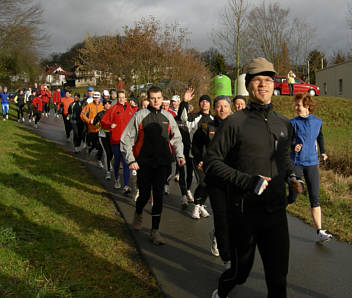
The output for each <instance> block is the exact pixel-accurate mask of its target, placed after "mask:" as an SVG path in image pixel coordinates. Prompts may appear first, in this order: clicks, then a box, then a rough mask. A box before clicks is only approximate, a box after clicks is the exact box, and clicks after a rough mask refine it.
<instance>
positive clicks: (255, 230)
mask: <svg viewBox="0 0 352 298" xmlns="http://www.w3.org/2000/svg"><path fill="white" fill-rule="evenodd" d="M229 224H230V225H229V226H230V235H232V236H230V237H231V238H230V245H231V268H230V269H228V270H226V271H225V272H224V273H223V274H222V275H221V277H220V279H219V283H218V295H219V297H221V298H223V297H227V295H228V293H229V292H230V291H231V289H233V288H234V287H235V285H237V284H243V283H245V281H246V280H247V277H248V276H249V273H250V272H251V269H252V266H253V261H254V255H255V249H256V247H257V246H258V250H259V253H260V256H261V258H262V261H263V265H264V272H265V281H266V285H267V289H268V296H267V297H268V298H285V297H287V290H286V278H287V273H288V261H289V235H288V225H287V217H286V210H285V209H283V210H278V211H276V212H274V213H268V212H266V211H258V212H254V213H251V212H245V213H244V214H243V213H242V212H241V210H240V208H236V210H232V213H231V218H230V219H229Z"/></svg>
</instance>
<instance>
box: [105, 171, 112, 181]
mask: <svg viewBox="0 0 352 298" xmlns="http://www.w3.org/2000/svg"><path fill="white" fill-rule="evenodd" d="M105 180H111V172H110V171H107V172H106V174H105Z"/></svg>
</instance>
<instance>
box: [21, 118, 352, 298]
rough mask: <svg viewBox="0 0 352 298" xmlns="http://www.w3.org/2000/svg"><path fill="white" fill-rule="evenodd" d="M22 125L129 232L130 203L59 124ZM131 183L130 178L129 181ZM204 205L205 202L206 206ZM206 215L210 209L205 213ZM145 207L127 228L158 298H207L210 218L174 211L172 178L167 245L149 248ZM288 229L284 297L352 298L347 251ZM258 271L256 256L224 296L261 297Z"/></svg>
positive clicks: (176, 198)
mask: <svg viewBox="0 0 352 298" xmlns="http://www.w3.org/2000/svg"><path fill="white" fill-rule="evenodd" d="M25 125H26V126H27V127H28V128H29V129H31V130H33V131H35V132H36V133H37V134H39V135H41V136H43V137H45V138H47V139H49V140H51V141H54V142H55V143H58V144H60V145H61V146H62V147H64V148H65V149H66V150H68V151H69V152H71V153H72V155H74V156H76V157H77V158H79V159H80V160H81V161H82V162H83V163H84V164H85V165H86V166H87V168H88V169H89V171H90V172H91V173H92V175H94V176H95V177H96V178H97V180H98V181H99V182H100V183H101V184H102V185H103V186H104V187H105V188H106V190H107V191H108V193H109V194H110V196H111V198H112V200H113V202H114V205H115V207H116V208H117V210H118V211H119V212H120V213H121V214H122V216H123V217H124V218H125V220H126V223H127V225H128V226H129V227H130V228H131V223H132V219H133V214H134V206H135V202H134V200H133V199H132V198H131V197H128V196H124V195H123V194H122V192H121V190H115V189H114V188H113V180H111V181H105V180H104V171H103V170H102V169H101V168H98V167H97V165H96V162H95V161H94V160H92V158H88V157H87V155H86V154H85V153H84V152H80V153H79V154H74V153H73V145H72V144H71V143H67V142H66V137H65V133H64V127H63V121H62V119H61V118H60V119H58V118H55V119H54V118H53V117H52V116H51V117H49V118H45V117H44V118H43V119H42V121H41V122H40V124H39V128H38V129H35V128H33V125H32V124H28V123H27V122H26V123H25ZM132 179H133V178H132ZM206 204H207V205H208V206H210V204H209V202H207V203H206ZM207 209H208V210H209V212H210V213H211V208H210V207H208V208H207ZM150 211H151V209H150V206H149V205H147V206H146V208H145V211H144V221H143V228H142V230H141V231H139V232H135V231H134V230H133V229H132V228H131V229H130V231H131V233H132V235H133V236H134V238H135V240H136V245H137V247H138V249H139V250H140V252H141V254H142V256H143V258H144V260H145V261H146V263H147V264H148V266H149V267H150V269H151V271H152V273H153V274H154V275H155V277H156V279H157V281H158V283H159V285H160V288H161V291H162V293H163V295H164V297H182V298H191V297H202V298H204V297H211V293H212V291H213V290H214V289H215V288H216V287H217V280H218V278H219V276H220V274H221V272H223V270H224V268H223V265H222V262H221V259H220V258H219V257H214V256H212V255H211V253H210V233H211V231H212V230H213V222H212V217H210V218H202V219H200V220H194V219H192V218H191V216H190V214H191V208H190V207H189V208H188V210H186V211H184V210H181V207H180V190H179V187H178V185H177V183H176V182H175V181H174V180H173V179H172V180H171V183H170V194H169V195H168V196H166V197H165V198H164V209H163V214H162V219H161V224H160V231H161V235H162V236H163V237H164V238H165V240H166V242H167V244H166V245H164V246H159V247H157V246H154V245H153V244H152V243H151V242H150V240H149V237H148V236H149V232H150V228H151V216H150ZM288 221H289V229H290V266H289V274H288V285H287V286H288V297H292V298H293V297H295V298H296V297H297V298H305V297H316V298H328V297H334V298H350V297H352V247H351V245H349V244H346V243H342V242H339V241H336V240H332V241H330V242H328V243H326V244H323V245H322V244H320V243H317V242H316V232H315V229H314V228H312V227H310V226H309V225H307V224H305V223H303V222H302V221H301V220H299V219H297V218H295V217H292V216H290V215H288ZM266 295H267V291H266V285H265V280H264V272H263V266H262V263H261V260H260V257H259V253H258V251H257V252H256V258H255V262H254V266H253V269H252V272H251V274H250V276H249V278H248V280H247V282H246V283H245V284H244V285H241V286H237V287H236V288H235V289H234V290H233V291H232V292H231V293H230V295H229V297H243V298H257V297H258V298H259V297H266Z"/></svg>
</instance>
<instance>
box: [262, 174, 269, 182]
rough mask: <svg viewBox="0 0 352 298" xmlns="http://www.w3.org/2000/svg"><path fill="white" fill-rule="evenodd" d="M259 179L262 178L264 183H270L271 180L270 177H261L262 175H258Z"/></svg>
mask: <svg viewBox="0 0 352 298" xmlns="http://www.w3.org/2000/svg"><path fill="white" fill-rule="evenodd" d="M259 177H261V178H263V179H264V180H266V182H270V181H271V178H270V177H265V176H262V175H259Z"/></svg>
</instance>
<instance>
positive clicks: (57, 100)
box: [53, 91, 61, 106]
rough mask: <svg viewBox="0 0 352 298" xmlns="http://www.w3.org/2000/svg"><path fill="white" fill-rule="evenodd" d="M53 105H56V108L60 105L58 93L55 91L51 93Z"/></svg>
mask: <svg viewBox="0 0 352 298" xmlns="http://www.w3.org/2000/svg"><path fill="white" fill-rule="evenodd" d="M53 103H56V104H57V105H58V106H60V103H61V95H60V91H55V92H54V93H53Z"/></svg>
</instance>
